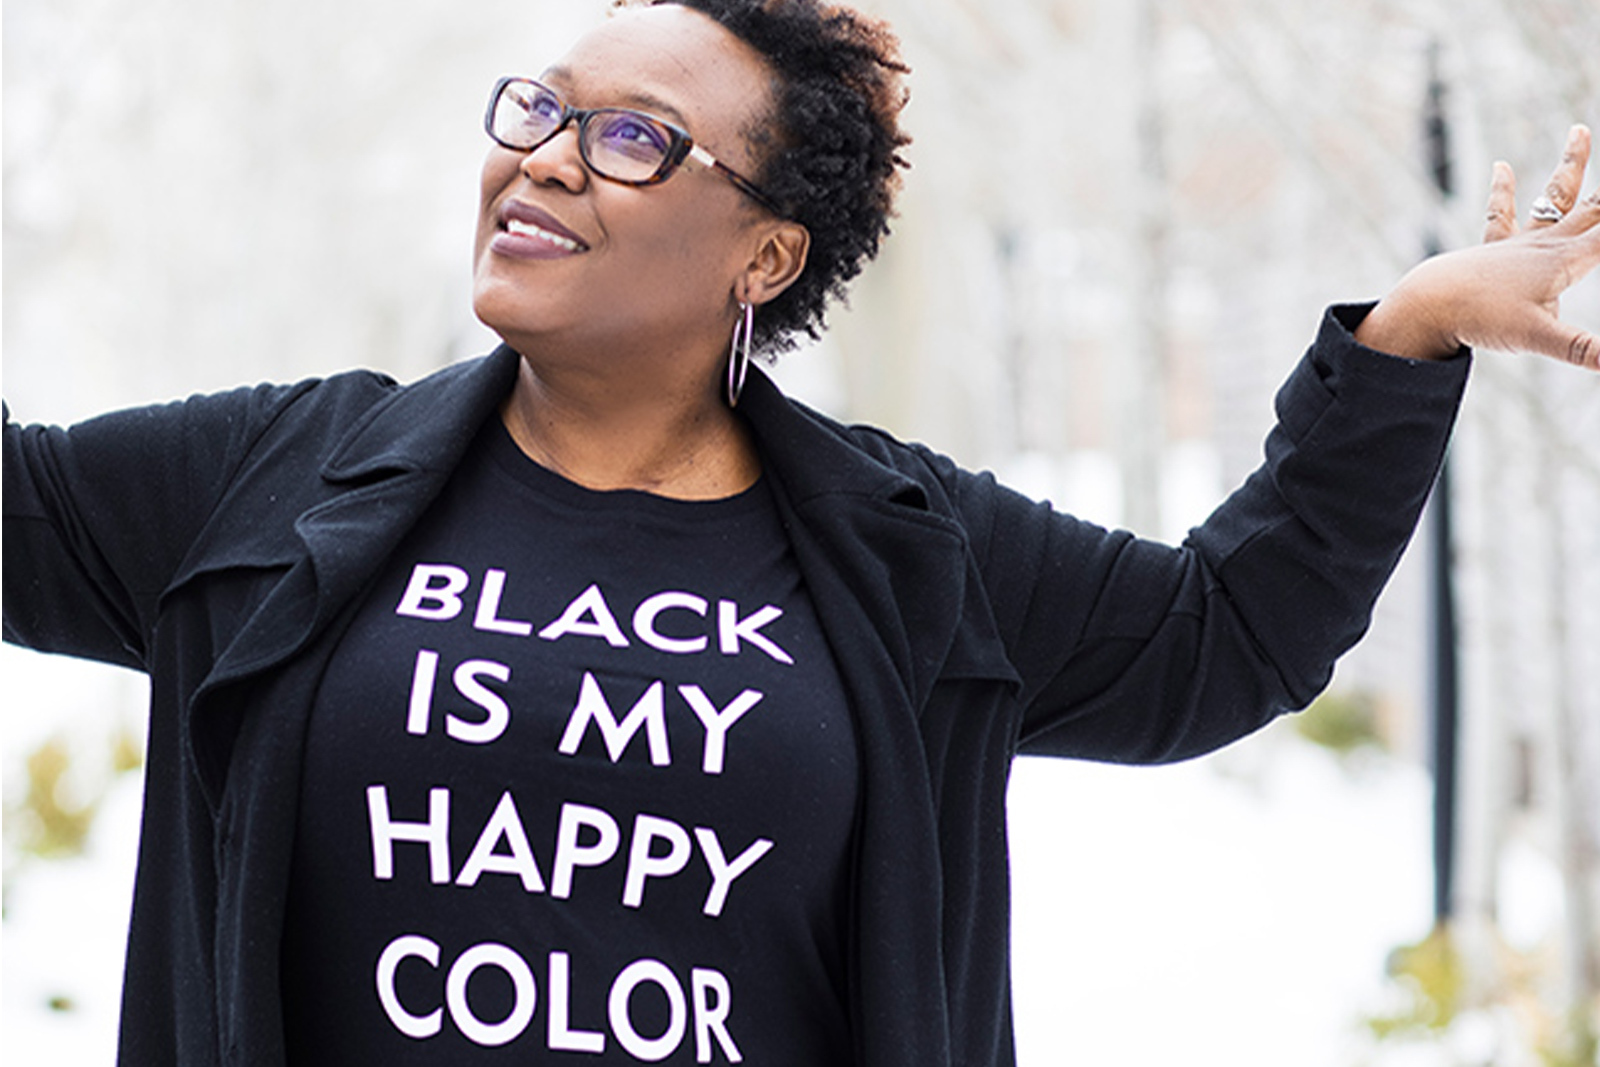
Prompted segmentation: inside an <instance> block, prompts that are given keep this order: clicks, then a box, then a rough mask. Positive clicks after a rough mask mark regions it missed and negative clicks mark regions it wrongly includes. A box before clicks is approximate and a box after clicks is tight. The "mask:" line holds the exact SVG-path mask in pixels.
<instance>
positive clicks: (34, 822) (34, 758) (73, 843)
mask: <svg viewBox="0 0 1600 1067" xmlns="http://www.w3.org/2000/svg"><path fill="white" fill-rule="evenodd" d="M86 755H87V756H89V757H91V758H89V759H87V760H86V759H84V757H85V756H86ZM143 762H144V757H143V754H142V752H141V750H140V745H139V740H138V738H137V737H135V736H134V735H133V734H132V733H131V732H130V731H128V730H126V729H124V730H119V731H117V732H116V733H115V734H114V735H112V736H111V737H109V738H107V739H106V741H105V748H104V749H102V750H100V751H98V752H90V753H82V752H75V751H74V746H72V745H71V744H70V743H69V742H68V741H67V739H66V738H65V737H64V736H59V735H58V736H56V737H52V738H50V739H49V740H47V741H45V742H44V743H43V744H41V745H40V746H39V747H38V748H36V749H34V750H33V751H32V752H30V753H29V754H28V757H27V759H26V760H25V761H24V763H23V770H24V772H25V780H26V785H25V786H24V787H23V788H22V789H21V790H20V791H19V795H18V796H16V797H15V798H13V797H12V796H11V795H9V791H8V795H7V797H6V801H5V820H4V835H5V873H4V883H5V885H7V886H9V885H10V883H11V879H12V877H13V876H14V874H15V873H16V870H17V869H18V868H19V867H21V866H22V865H24V864H26V863H28V862H32V861H35V860H52V859H63V858H67V857H70V856H76V855H79V854H81V853H82V852H83V849H84V845H85V844H86V843H87V842H88V839H89V831H90V830H91V829H92V828H93V826H94V819H95V815H96V814H98V813H99V810H100V805H101V803H102V802H103V801H104V800H105V797H106V794H107V793H108V792H109V791H110V789H111V787H112V785H113V784H114V783H115V781H116V779H117V778H119V777H120V776H121V775H123V774H126V773H127V772H129V771H133V770H137V769H138V768H139V767H140V766H142V765H143Z"/></svg>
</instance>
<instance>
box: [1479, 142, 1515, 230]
mask: <svg viewBox="0 0 1600 1067" xmlns="http://www.w3.org/2000/svg"><path fill="white" fill-rule="evenodd" d="M1516 235H1517V176H1516V175H1515V174H1514V173H1512V170H1511V164H1509V163H1506V162H1505V161H1503V160H1501V161H1497V162H1496V163H1495V165H1494V173H1493V175H1492V176H1491V177H1490V179H1489V212H1488V218H1487V221H1486V222H1485V223H1484V226H1483V243H1484V244H1489V243H1490V242H1493V241H1503V240H1505V239H1506V238H1507V237H1515V236H1516Z"/></svg>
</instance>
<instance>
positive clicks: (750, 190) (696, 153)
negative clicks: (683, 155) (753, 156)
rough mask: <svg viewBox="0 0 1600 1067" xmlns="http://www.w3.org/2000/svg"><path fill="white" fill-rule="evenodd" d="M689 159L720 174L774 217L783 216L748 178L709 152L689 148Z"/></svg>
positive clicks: (692, 146) (696, 146)
mask: <svg viewBox="0 0 1600 1067" xmlns="http://www.w3.org/2000/svg"><path fill="white" fill-rule="evenodd" d="M689 158H690V159H692V160H694V161H695V162H696V163H698V164H700V165H701V166H702V167H710V168H711V169H712V170H714V171H716V172H718V173H719V174H721V175H722V176H723V177H724V178H727V179H728V180H729V181H730V182H732V183H733V184H734V187H735V188H737V189H738V190H739V191H740V192H742V193H744V194H745V195H746V196H748V197H750V199H752V200H754V201H755V202H756V203H758V204H760V205H761V206H762V207H764V208H766V209H767V210H768V211H770V212H772V213H773V214H774V215H780V216H781V215H782V214H783V212H782V211H780V210H779V209H778V205H777V203H776V202H774V201H773V199H772V197H770V196H768V195H767V194H766V193H763V192H762V191H761V190H760V189H758V188H756V186H755V185H754V184H753V183H752V182H751V181H750V180H749V179H748V178H746V177H744V176H743V175H741V174H740V173H739V172H738V171H736V170H734V169H733V168H732V167H730V166H728V165H727V164H726V163H724V162H722V161H721V160H720V159H718V158H717V157H716V156H714V155H712V154H711V153H710V152H707V151H706V150H705V149H704V148H701V147H700V146H699V145H691V146H690V148H689Z"/></svg>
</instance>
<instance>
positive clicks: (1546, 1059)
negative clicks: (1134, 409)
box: [1538, 1008, 1600, 1067]
mask: <svg viewBox="0 0 1600 1067" xmlns="http://www.w3.org/2000/svg"><path fill="white" fill-rule="evenodd" d="M1538 1052H1539V1062H1540V1063H1542V1064H1543V1065H1544V1067H1594V1065H1595V1064H1597V1063H1600V1033H1597V1032H1596V1030H1595V1020H1594V1018H1593V1016H1592V1015H1591V1014H1590V1013H1589V1012H1588V1011H1585V1010H1583V1009H1581V1008H1580V1009H1578V1010H1575V1011H1574V1012H1573V1013H1572V1015H1571V1017H1570V1018H1569V1019H1568V1022H1567V1026H1566V1027H1565V1028H1564V1030H1563V1031H1561V1032H1558V1033H1556V1034H1554V1035H1552V1036H1551V1037H1550V1038H1549V1039H1547V1040H1545V1041H1542V1042H1540V1043H1539V1049H1538Z"/></svg>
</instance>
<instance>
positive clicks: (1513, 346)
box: [1356, 126, 1600, 370]
mask: <svg viewBox="0 0 1600 1067" xmlns="http://www.w3.org/2000/svg"><path fill="white" fill-rule="evenodd" d="M1590 142H1591V137H1590V133H1589V130H1588V129H1587V128H1586V127H1583V126H1574V127H1573V128H1572V132H1571V133H1569V134H1568V135H1567V145H1566V150H1565V152H1564V153H1563V155H1562V158H1561V162H1560V164H1559V165H1557V167H1556V169H1555V172H1554V173H1553V174H1552V175H1551V176H1550V181H1549V182H1548V184H1546V185H1545V187H1544V192H1543V194H1542V195H1541V196H1540V197H1539V198H1538V199H1536V200H1535V201H1534V210H1533V213H1532V215H1531V216H1530V219H1529V222H1528V224H1527V225H1526V226H1519V225H1518V221H1517V203H1516V197H1517V181H1516V176H1515V175H1514V174H1512V172H1511V167H1510V166H1508V165H1507V164H1505V163H1496V164H1495V165H1494V177H1493V179H1492V180H1491V182H1490V187H1489V214H1488V224H1487V226H1486V228H1485V230H1484V243H1483V244H1482V245H1479V246H1477V247H1475V248H1467V249H1462V250H1460V251H1457V252H1450V253H1447V254H1445V255H1442V256H1435V257H1434V258H1432V259H1429V260H1426V261H1424V262H1423V263H1421V264H1419V265H1418V266H1417V267H1415V268H1414V269H1412V271H1411V272H1410V273H1408V274H1407V275H1406V276H1405V277H1404V278H1402V279H1401V280H1400V283H1399V284H1398V285H1396V286H1395V288H1394V291H1393V292H1391V293H1390V294H1389V295H1388V296H1386V297H1384V299H1383V300H1382V301H1381V302H1380V303H1379V304H1378V306H1377V307H1376V308H1374V309H1373V310H1372V313H1371V314H1370V315H1368V316H1367V318H1366V320H1365V321H1363V322H1362V324H1361V326H1360V327H1359V328H1358V329H1357V330H1356V339H1357V340H1359V341H1360V342H1361V343H1363V344H1365V345H1367V346H1369V347H1371V348H1376V349H1378V350H1380V351H1384V352H1391V353H1393V354H1395V355H1399V356H1411V357H1414V358H1424V359H1426V358H1434V359H1437V358H1441V357H1445V356H1449V355H1452V354H1454V353H1455V352H1456V350H1457V349H1458V348H1459V346H1461V345H1471V346H1473V347H1475V348H1495V349H1502V350H1507V351H1523V352H1536V353H1540V354H1542V355H1547V356H1552V357H1554V358H1556V359H1561V360H1565V361H1566V362H1569V363H1573V364H1576V365H1578V366H1581V367H1587V368H1589V369H1590V370H1600V335H1596V334H1593V333H1589V332H1587V331H1585V330H1581V329H1579V328H1578V327H1576V326H1573V325H1571V324H1570V323H1565V322H1562V321H1561V318H1560V299H1561V294H1562V293H1564V292H1565V291H1566V290H1567V289H1569V288H1571V287H1572V286H1573V285H1574V284H1576V283H1577V282H1578V281H1579V279H1581V278H1583V277H1584V276H1585V275H1587V274H1589V273H1590V272H1591V271H1593V270H1594V269H1595V267H1596V266H1600V189H1596V190H1595V191H1594V192H1592V193H1590V194H1589V195H1588V196H1587V197H1584V198H1583V199H1582V200H1579V197H1580V196H1581V195H1582V189H1583V174H1584V170H1585V169H1586V168H1587V166H1588V163H1589V150H1590ZM1558 215H1559V216H1560V217H1559V220H1558V219H1557V216H1558Z"/></svg>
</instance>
